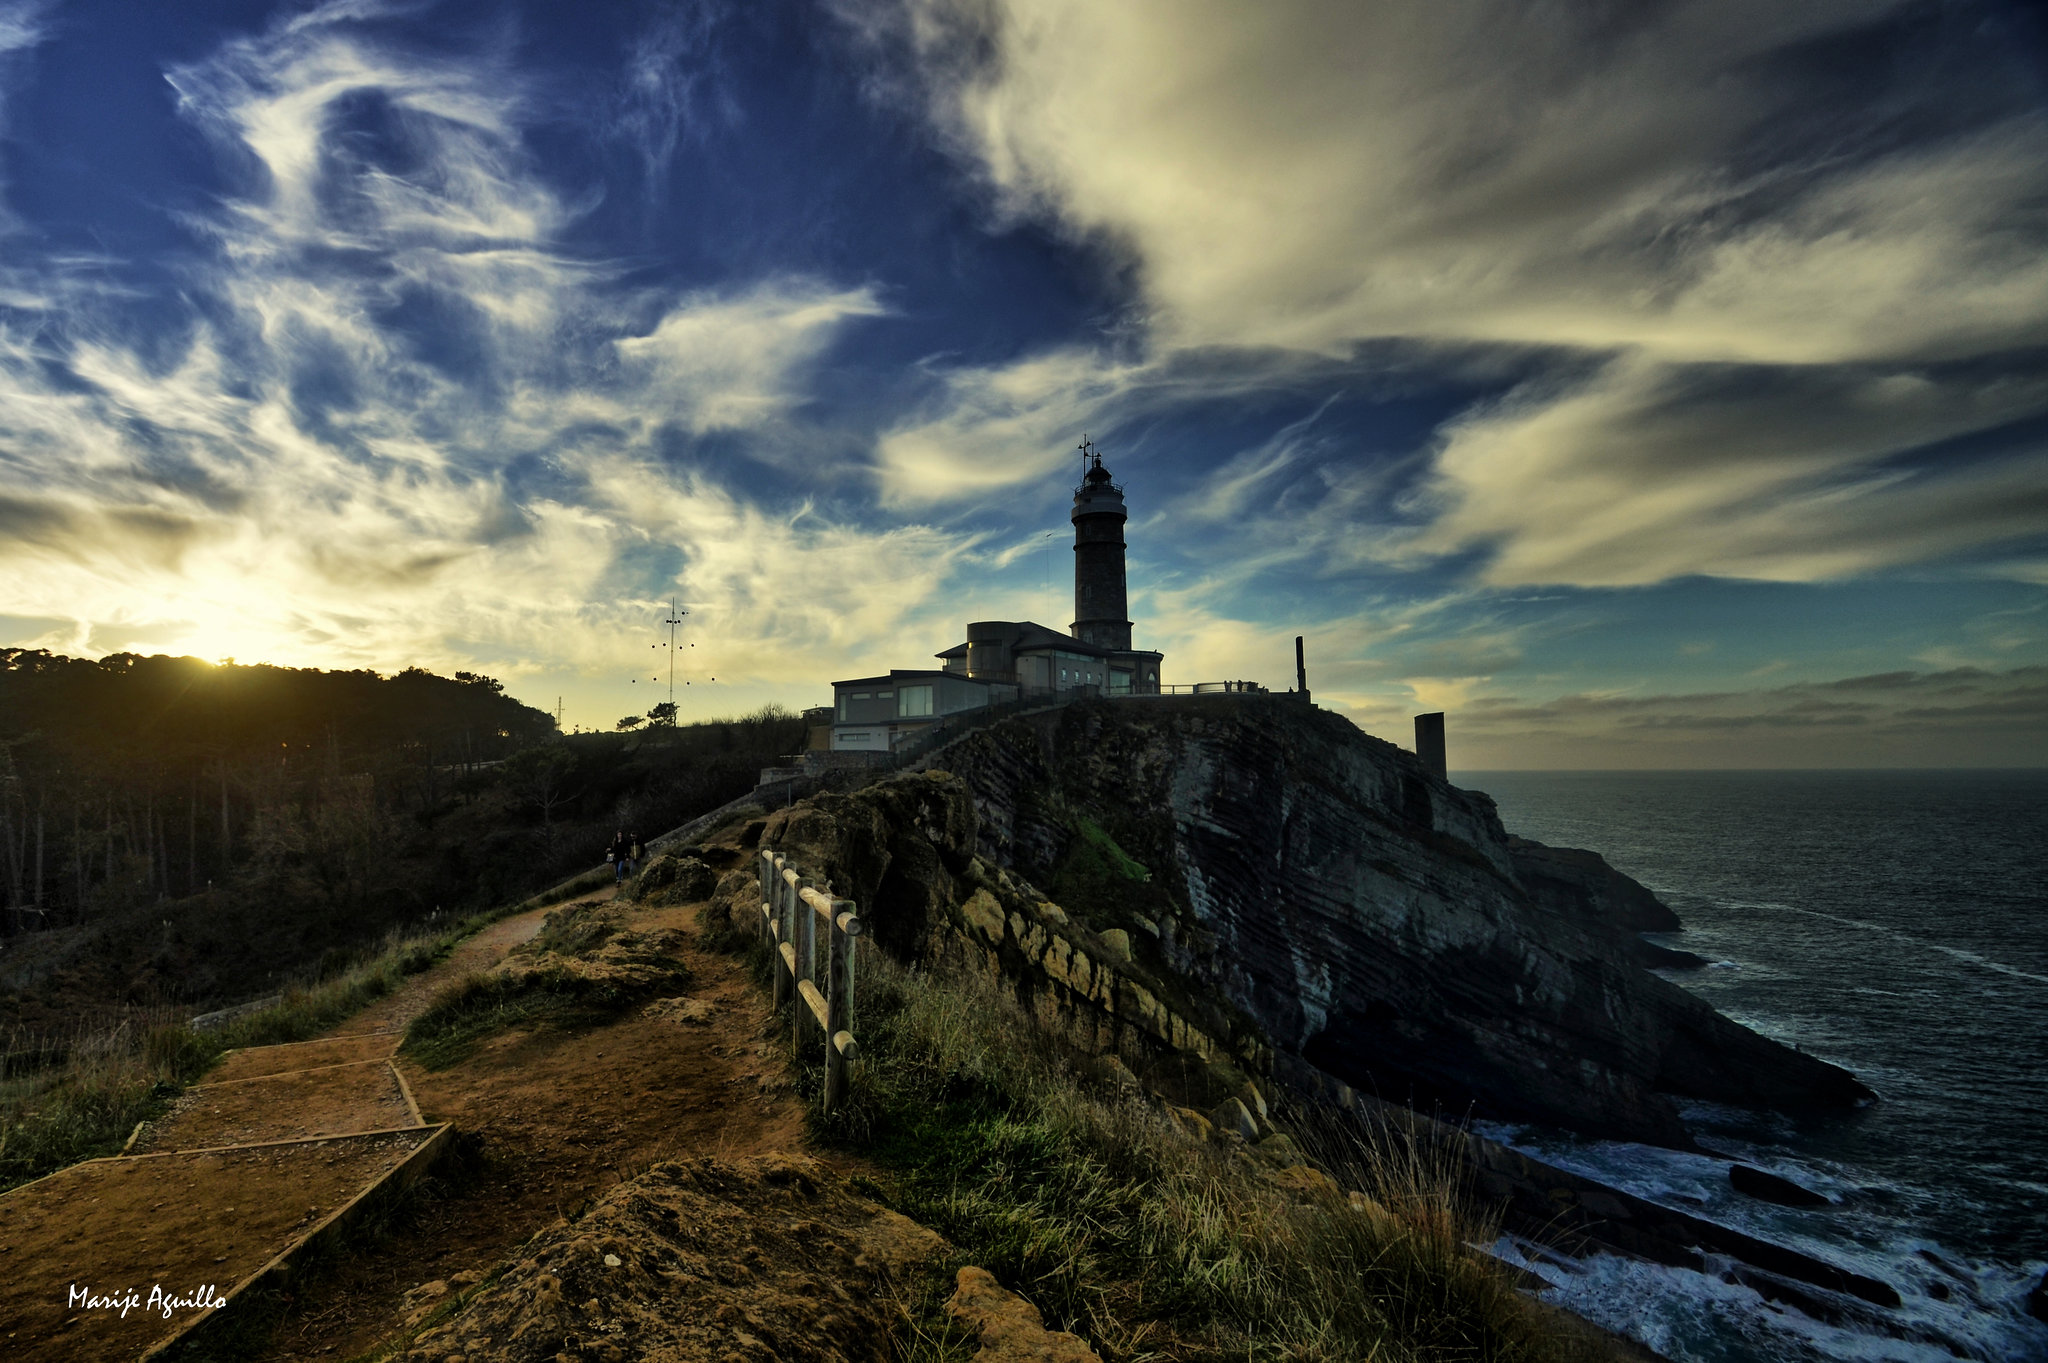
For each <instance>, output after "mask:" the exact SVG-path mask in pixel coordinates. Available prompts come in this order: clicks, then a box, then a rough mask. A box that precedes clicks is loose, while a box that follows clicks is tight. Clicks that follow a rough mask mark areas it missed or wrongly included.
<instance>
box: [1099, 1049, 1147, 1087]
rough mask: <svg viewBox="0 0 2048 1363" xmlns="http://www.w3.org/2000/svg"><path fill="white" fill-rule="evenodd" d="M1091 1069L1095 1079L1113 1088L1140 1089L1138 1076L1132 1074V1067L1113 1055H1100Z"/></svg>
mask: <svg viewBox="0 0 2048 1363" xmlns="http://www.w3.org/2000/svg"><path fill="white" fill-rule="evenodd" d="M1091 1068H1092V1069H1093V1070H1094V1071H1095V1077H1096V1078H1097V1079H1099V1080H1101V1081H1102V1082H1103V1083H1105V1084H1108V1085H1110V1086H1111V1087H1113V1088H1120V1089H1130V1090H1136V1089H1137V1088H1139V1087H1140V1085H1139V1083H1138V1076H1137V1075H1135V1074H1132V1073H1131V1067H1130V1066H1129V1065H1126V1064H1125V1063H1124V1062H1123V1061H1122V1060H1121V1059H1120V1058H1118V1057H1117V1056H1113V1055H1099V1056H1097V1057H1095V1063H1094V1065H1093V1066H1091Z"/></svg>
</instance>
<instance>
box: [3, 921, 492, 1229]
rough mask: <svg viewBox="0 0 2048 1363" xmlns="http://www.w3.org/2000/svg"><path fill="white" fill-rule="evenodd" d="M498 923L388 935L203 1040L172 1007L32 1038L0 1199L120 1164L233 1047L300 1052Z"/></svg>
mask: <svg viewBox="0 0 2048 1363" xmlns="http://www.w3.org/2000/svg"><path fill="white" fill-rule="evenodd" d="M495 917H496V915H491V916H489V917H481V916H480V917H476V918H471V919H466V920H464V921H462V922H459V923H457V924H455V925H454V926H453V927H451V928H449V929H447V930H446V931H444V932H441V933H438V934H434V935H429V936H406V935H400V934H393V935H392V936H391V937H389V938H387V939H386V940H385V942H384V945H383V947H382V948H381V949H380V950H379V951H377V952H376V954H374V955H373V956H371V957H370V958H369V959H367V960H365V961H363V962H362V963H361V964H359V965H357V966H356V967H355V968H353V969H351V970H347V971H344V972H342V973H341V974H338V975H334V976H332V977H330V978H328V979H324V980H319V981H315V982H308V983H303V984H299V985H295V986H293V987H291V988H289V989H287V990H285V991H284V993H283V995H282V996H281V997H280V998H279V1000H278V1002H277V1003H276V1004H275V1005H273V1006H271V1007H269V1008H265V1009H262V1010H261V1011H258V1012H254V1013H249V1014H246V1015H245V1016H242V1017H239V1018H236V1019H234V1020H233V1021H231V1022H229V1023H228V1024H227V1025H225V1026H223V1027H221V1028H219V1029H217V1030H215V1031H209V1032H198V1031H194V1030H193V1029H192V1028H191V1027H190V1026H188V1025H187V1024H186V1021H185V1018H186V1013H185V1011H182V1010H173V1009H169V1008H164V1009H158V1010H154V1011H153V1012H150V1013H145V1014H137V1015H135V1016H132V1017H130V1018H127V1019H124V1020H122V1021H120V1022H117V1023H113V1024H111V1025H106V1026H101V1027H98V1028H81V1029H80V1030H79V1031H78V1032H77V1033H76V1034H75V1035H72V1036H69V1037H60V1038H56V1039H54V1041H55V1044H53V1043H52V1039H51V1038H39V1039H37V1041H36V1042H35V1043H33V1044H34V1048H35V1049H36V1050H37V1051H39V1052H40V1054H41V1056H42V1057H43V1058H45V1059H46V1060H48V1061H49V1063H44V1064H41V1065H36V1066H32V1067H27V1068H24V1069H22V1070H21V1071H19V1072H15V1073H12V1074H10V1075H9V1076H8V1077H6V1078H0V1190H5V1189H7V1188H12V1187H16V1186H18V1185H20V1184H22V1183H26V1182H28V1181H30V1180H31V1179H37V1178H41V1177H43V1176H44V1175H45V1174H49V1173H53V1172H55V1171H56V1170H58V1169H61V1168H63V1167H65V1166H66V1165H69V1164H75V1163H77V1162H78V1161H80V1160H85V1159H95V1158H98V1157H101V1156H105V1155H112V1154H117V1153H119V1151H120V1148H121V1145H122V1143H123V1142H124V1141H126V1140H127V1139H128V1135H129V1133H130V1132H131V1131H133V1130H134V1129H135V1125H136V1123H138V1122H142V1121H147V1120H149V1119H151V1118H153V1117H156V1116H158V1115H160V1114H161V1113H162V1112H163V1110H164V1108H165V1106H166V1105H167V1104H168V1103H169V1101H170V1100H171V1099H172V1098H175V1097H176V1096H177V1095H178V1094H179V1093H180V1092H181V1091H182V1090H183V1088H184V1086H185V1085H187V1084H190V1083H192V1082H193V1081H194V1080H196V1079H198V1078H199V1077H200V1076H201V1075H202V1074H204V1073H205V1072H206V1071H207V1070H208V1069H210V1068H212V1066H213V1064H214V1062H215V1061H217V1060H219V1059H220V1057H221V1056H222V1054H224V1053H225V1052H227V1051H229V1050H232V1049H235V1048H236V1047H241V1046H267V1045H272V1044H275V1043H277V1042H282V1041H304V1040H307V1039H308V1038H311V1037H314V1036H317V1035H319V1034H320V1033H321V1032H324V1031H326V1030H328V1029H329V1028H331V1027H333V1026H334V1025H335V1024H336V1023H338V1022H340V1021H341V1020H342V1019H344V1018H346V1017H348V1016H349V1015H350V1014H352V1013H354V1012H356V1011H357V1010H358V1009H360V1008H362V1007H363V1005H365V1004H367V1003H370V1002H371V1001H373V1000H375V999H379V998H382V997H384V996H385V995H387V994H389V993H391V992H392V991H393V990H394V989H396V988H397V987H398V986H399V985H400V984H401V983H402V982H403V981H404V979H405V978H406V977H407V976H408V975H413V974H417V973H418V972H419V971H422V970H425V969H427V968H428V967H430V966H432V965H433V964H434V963H435V962H437V961H439V960H441V959H443V958H444V957H446V955H447V954H448V952H449V951H451V950H453V949H454V947H455V945H456V943H458V942H460V941H461V940H462V939H463V938H465V937H467V936H469V935H470V934H471V933H473V932H475V931H477V930H478V929H479V928H481V927H483V926H484V925H485V924H486V923H488V922H490V921H492V920H493V919H494V918H495Z"/></svg>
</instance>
